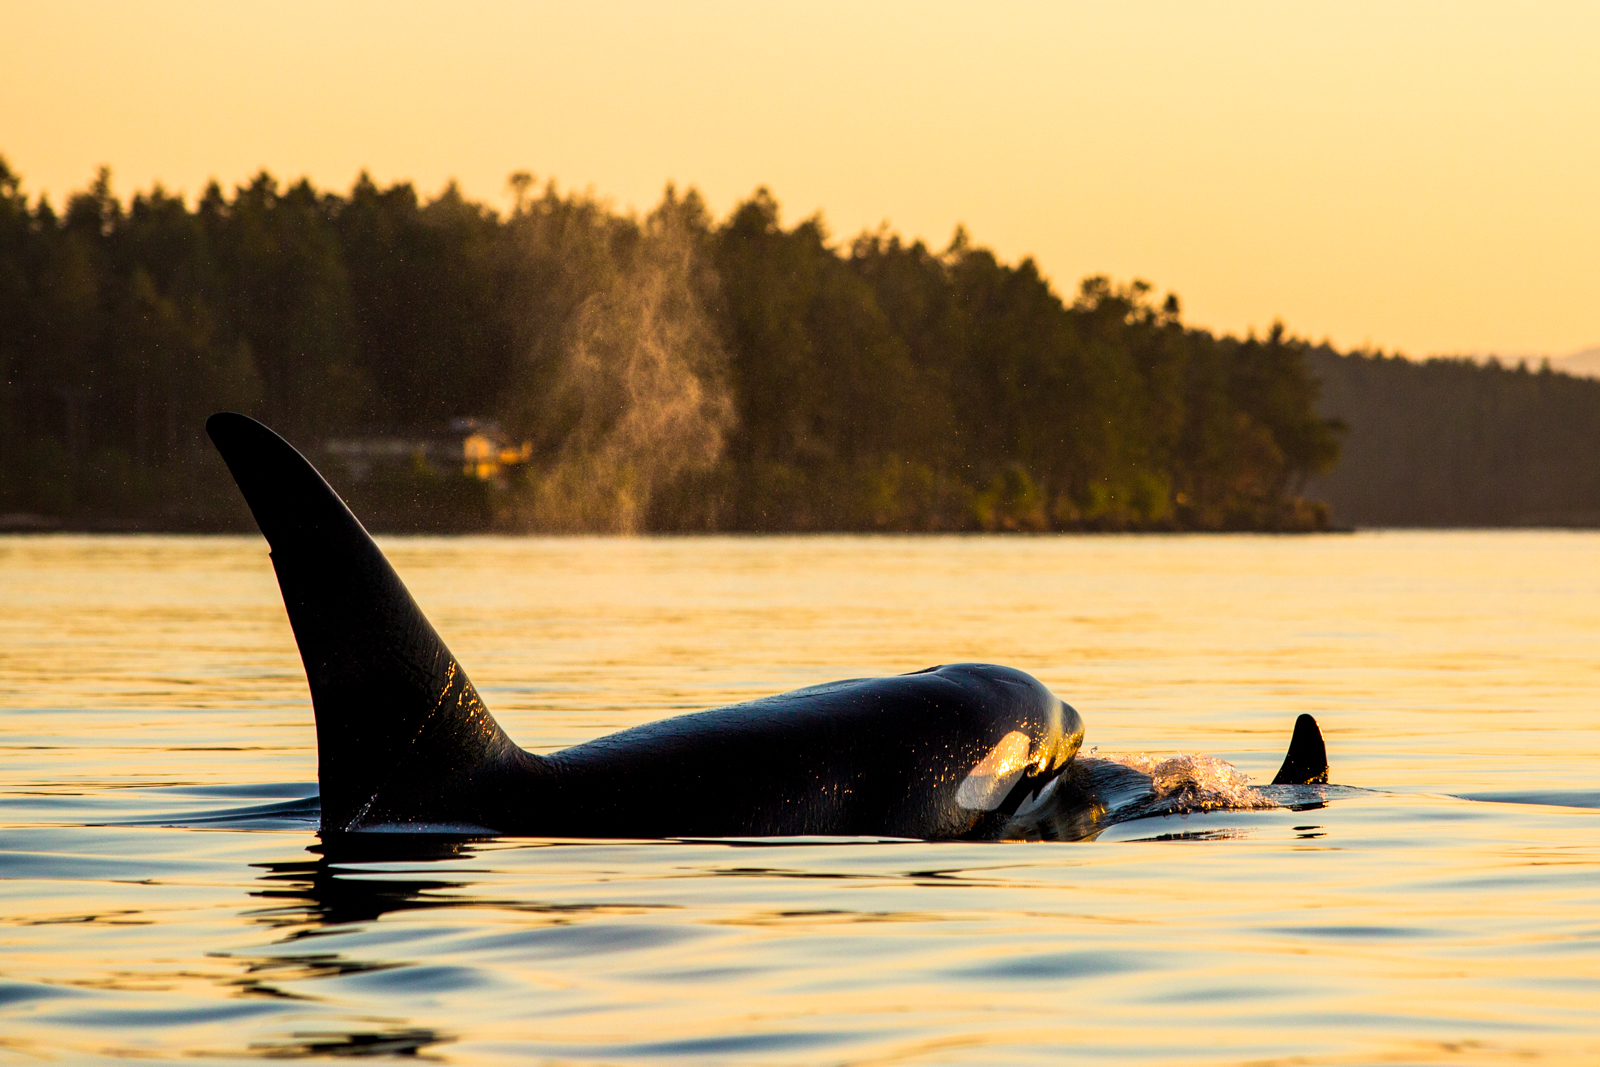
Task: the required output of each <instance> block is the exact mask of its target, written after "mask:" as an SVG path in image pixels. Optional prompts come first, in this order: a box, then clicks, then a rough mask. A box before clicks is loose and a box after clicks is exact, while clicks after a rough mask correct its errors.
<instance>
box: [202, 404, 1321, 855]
mask: <svg viewBox="0 0 1600 1067" xmlns="http://www.w3.org/2000/svg"><path fill="white" fill-rule="evenodd" d="M206 431H207V433H209V434H210V436H211V439H212V441H213V442H214V443H215V444H216V447H217V449H218V451H219V452H221V454H222V458H223V460H224V461H225V462H226V463H227V465H228V469H229V471H230V472H231V473H232V474H233V478H234V481H235V482H237V483H238V486H239V489H240V491H241V492H242V493H243V494H244V498H245V502H246V503H247V504H248V505H249V507H250V511H251V513H252V514H253V515H254V516H255V520H256V523H257V525H258V526H259V527H260V529H261V532H262V534H263V535H264V536H265V537H266V539H267V543H268V545H269V547H270V549H271V559H272V565H273V568H274V570H275V571H276V573H277V577H278V585H279V588H280V589H281V591H282V593H283V601H284V606H285V608H286V609H287V611H288V615H289V622H290V625H291V627H292V628H293V631H294V635H295V640H296V642H297V644H298V645H299V648H300V656H301V660H302V662H303V663H304V665H305V671H306V679H307V681H308V682H309V685H310V689H311V700H312V706H313V710H314V713H315V717H316V731H317V779H318V785H319V788H320V790H321V827H322V832H323V834H324V835H325V836H326V835H340V834H347V833H353V832H358V831H371V830H400V831H410V832H447V833H462V832H465V833H498V834H518V835H532V836H542V837H575V838H602V837H603V838H669V837H674V838H683V837H770V836H813V835H815V836H875V837H889V838H920V839H953V838H964V839H999V838H1012V837H1037V836H1049V837H1061V836H1072V837H1083V836H1092V834H1093V833H1095V832H1098V829H1103V827H1104V826H1105V825H1108V824H1109V823H1110V822H1112V821H1120V819H1121V818H1123V817H1136V815H1135V813H1136V812H1137V811H1138V810H1139V806H1140V805H1139V798H1140V797H1141V796H1145V795H1146V794H1140V793H1139V790H1138V788H1137V785H1138V783H1137V782H1136V781H1131V780H1130V779H1128V778H1127V776H1126V775H1117V774H1115V773H1104V772H1096V773H1090V774H1082V773H1080V774H1078V775H1077V776H1076V778H1075V779H1073V780H1075V781H1076V786H1075V787H1073V788H1067V789H1058V788H1057V787H1058V786H1059V785H1060V783H1061V782H1062V781H1063V778H1064V777H1067V778H1073V776H1071V775H1068V773H1067V772H1068V771H1069V770H1070V769H1073V768H1074V757H1076V756H1077V753H1078V749H1079V747H1080V745H1081V744H1082V741H1083V735H1084V726H1083V720H1082V719H1081V718H1080V717H1079V715H1078V713H1077V711H1075V710H1074V709H1073V708H1072V707H1071V706H1069V705H1067V704H1066V703H1064V702H1063V701H1061V700H1060V699H1059V698H1058V697H1056V696H1055V694H1053V693H1052V692H1050V690H1049V689H1047V688H1046V687H1045V686H1044V685H1043V684H1041V683H1040V682H1039V681H1038V680H1036V679H1035V678H1033V677H1032V676H1030V675H1028V674H1026V673H1024V672H1022V671H1019V670H1016V669H1013V668H1010V667H1001V666H996V665H993V664H981V663H958V664H947V665H944V666H939V667H930V668H928V669H926V670H922V671H917V672H914V673H911V674H903V675H895V676H891V677H883V678H856V679H849V680H846V681H839V682H830V683H828V684H825V685H817V686H811V687H808V688H805V689H797V690H795V691H793V692H789V693H782V694H779V695H776V696H771V697H766V698H763V699H760V700H754V701H750V702H748V703H742V704H734V705H730V706H728V707H723V708H716V709H713V710H710V711H702V712H698V713H695V714H690V715H683V716H679V717H676V718H672V719H667V720H664V721H662V722H656V723H651V724H649V725H646V726H640V727H636V728H634V729H630V730H624V731H621V732H620V733H615V734H611V735H610V736H607V737H602V738H598V739H596V740H593V741H588V742H585V743H583V744H579V745H575V746H573V747H571V748H567V749H564V750H562V751H560V752H556V753H553V754H551V755H548V756H541V755H536V754H534V753H531V752H527V751H525V750H524V749H522V748H519V747H518V746H517V745H516V744H515V743H513V742H512V740H511V739H510V738H509V737H507V736H506V734H505V732H504V731H503V730H502V729H501V728H500V726H499V724H498V723H496V722H495V720H494V717H493V716H492V715H491V714H490V713H489V710H488V708H486V707H485V706H484V704H483V701H482V700H481V699H480V698H479V696H478V693H477V691H476V690H475V689H474V688H473V686H472V683H471V682H470V681H469V680H468V679H467V675H466V672H465V671H464V670H462V669H461V665H460V664H459V663H458V662H457V661H456V659H455V657H454V656H453V655H451V653H450V650H449V649H448V648H447V647H445V644H444V642H443V641H442V640H441V639H440V637H439V635H438V634H437V633H436V632H435V630H434V628H433V626H432V625H431V624H430V623H429V622H428V620H427V618H426V617H425V616H424V615H423V613H422V610H421V609H420V608H419V607H418V606H417V604H416V602H415V601H414V600H413V599H412V598H411V594H410V593H409V592H408V591H407V590H406V588H405V586H404V584H402V582H401V581H400V577H399V575H397V574H396V573H395V571H394V568H393V567H391V566H390V565H389V562H388V560H387V559H386V558H385V557H384V555H383V553H382V551H381V550H380V549H379V548H378V546H377V544H376V543H374V542H373V540H372V538H371V537H370V536H369V535H368V534H367V531H366V530H365V529H364V528H363V527H362V525H361V523H360V522H359V521H357V519H356V517H355V516H354V515H353V514H352V513H351V512H350V509H349V508H348V507H346V506H345V504H344V501H343V500H341V499H340V498H339V496H338V494H337V493H335V492H334V490H333V489H332V488H331V487H330V486H329V485H328V483H327V482H326V481H324V480H323V478H322V476H321V475H320V474H319V473H318V472H317V471H316V469H315V468H314V467H313V466H312V465H311V464H310V463H309V462H308V461H307V460H306V459H305V458H304V457H303V456H302V455H300V453H299V452H297V451H296V450H295V449H294V448H293V446H291V445H290V444H289V443H288V442H287V441H285V440H284V439H283V438H281V437H279V436H278V435H277V434H275V433H273V432H272V431H271V430H269V429H268V428H267V427H265V426H263V425H262V424H260V423H259V422H256V421H255V420H254V419H251V418H248V417H247V416H244V415H239V414H235V413H231V412H224V413H220V414H217V415H213V416H212V417H211V418H210V419H209V420H208V421H207V422H206ZM1307 722H1310V726H1309V732H1307V731H1305V730H1303V729H1302V727H1303V726H1304V724H1305V723H1307ZM1303 735H1304V736H1303ZM1313 741H1314V744H1313ZM1319 761H1320V768H1318V766H1317V764H1318V763H1319ZM1090 762H1092V763H1095V764H1098V763H1103V762H1105V761H1090ZM1083 766H1084V761H1079V762H1078V764H1077V769H1078V770H1080V771H1081V770H1082V768H1083ZM1123 770H1124V771H1128V769H1127V768H1123ZM1128 773H1129V774H1135V775H1137V772H1132V771H1128ZM1319 773H1320V778H1319V777H1318V774H1319ZM1097 774H1098V777H1097ZM1138 777H1139V778H1142V779H1143V780H1144V782H1145V783H1146V784H1148V782H1149V778H1148V777H1147V776H1143V775H1138ZM1101 779H1104V781H1101ZM1326 780H1327V762H1326V753H1325V752H1324V750H1323V745H1322V738H1321V734H1320V733H1319V732H1317V728H1316V724H1315V722H1314V721H1312V720H1311V719H1310V716H1302V717H1301V722H1300V723H1298V724H1297V725H1296V728H1295V734H1294V740H1293V742H1292V743H1291V746H1290V752H1289V755H1288V757H1287V758H1286V759H1285V761H1284V766H1283V769H1282V770H1281V771H1280V772H1279V774H1278V777H1277V778H1276V779H1274V784H1292V783H1305V782H1312V781H1326ZM1069 797H1070V802H1069V801H1068V800H1067V799H1066V798H1069ZM1064 805H1069V806H1070V810H1067V808H1066V807H1064ZM1052 827H1054V829H1053V830H1052Z"/></svg>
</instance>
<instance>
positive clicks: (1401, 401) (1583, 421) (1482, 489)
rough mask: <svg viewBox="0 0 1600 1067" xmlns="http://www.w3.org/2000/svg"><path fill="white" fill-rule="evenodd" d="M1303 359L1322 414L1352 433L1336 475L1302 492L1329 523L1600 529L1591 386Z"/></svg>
mask: <svg viewBox="0 0 1600 1067" xmlns="http://www.w3.org/2000/svg"><path fill="white" fill-rule="evenodd" d="M1594 356H1600V350H1597V351H1596V352H1588V353H1580V354H1579V356H1577V357H1571V358H1572V359H1574V360H1577V359H1578V358H1580V357H1594ZM1309 358H1310V361H1311V366H1312V370H1313V372H1314V373H1315V374H1316V375H1317V376H1318V377H1320V378H1321V379H1322V396H1321V399H1320V401H1319V402H1318V409H1319V413H1320V414H1322V415H1323V416H1324V417H1332V418H1339V419H1343V420H1344V421H1345V422H1346V423H1347V424H1348V425H1349V427H1350V431H1349V434H1348V435H1347V436H1346V437H1345V442H1344V454H1343V456H1342V457H1341V458H1340V461H1339V465H1338V466H1337V467H1336V468H1334V470H1333V471H1332V472H1331V473H1329V474H1326V475H1323V476H1321V477H1319V478H1316V479H1314V480H1312V481H1311V482H1310V483H1309V485H1308V486H1307V488H1306V493H1307V495H1308V496H1311V497H1314V498H1318V499H1321V500H1325V501H1327V502H1328V503H1329V504H1330V505H1331V506H1332V508H1333V518H1334V521H1335V522H1336V523H1348V524H1352V525H1356V526H1594V527H1600V380H1594V379H1589V378H1577V377H1573V376H1571V375H1568V374H1564V373H1552V372H1550V371H1530V370H1528V369H1526V368H1508V367H1502V366H1498V365H1495V364H1489V365H1487V366H1485V365H1480V364H1474V363H1473V362H1472V361H1470V360H1467V359H1434V360H1429V361H1427V362H1424V363H1418V362H1413V361H1411V360H1407V359H1402V358H1400V357H1387V358H1385V357H1383V356H1366V355H1360V354H1352V355H1340V354H1338V353H1336V352H1333V351H1331V350H1329V349H1325V348H1323V349H1316V350H1313V351H1312V352H1311V353H1309Z"/></svg>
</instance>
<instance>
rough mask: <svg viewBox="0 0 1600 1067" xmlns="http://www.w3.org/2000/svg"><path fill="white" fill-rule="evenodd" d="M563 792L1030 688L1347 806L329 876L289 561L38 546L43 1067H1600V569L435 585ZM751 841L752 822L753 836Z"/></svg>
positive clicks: (758, 561) (3, 626)
mask: <svg viewBox="0 0 1600 1067" xmlns="http://www.w3.org/2000/svg"><path fill="white" fill-rule="evenodd" d="M383 544H384V547H385V549H386V551H388V552H389V554H390V558H391V559H392V560H393V561H394V563H395V565H396V568H397V569H398V570H399V571H400V573H401V575H402V577H404V578H405V579H406V581H407V582H408V583H409V584H410V586H411V589H412V591H413V592H414V593H415V595H416V597H417V599H418V601H419V602H420V603H421V604H422V605H423V607H424V609H425V610H427V611H428V613H429V615H430V616H431V617H432V619H433V621H434V623H435V625H436V626H437V628H438V629H439V631H440V633H441V634H442V635H443V636H444V637H445V639H446V641H448V642H449V644H450V645H451V647H452V649H453V650H454V652H455V653H456V655H457V657H458V658H459V659H460V660H461V662H462V663H463V664H464V665H465V667H466V668H467V670H468V671H469V672H470V673H471V675H472V678H473V680H474V682H475V683H476V684H477V686H478V688H479V690H480V691H481V692H482V694H483V696H484V698H485V700H486V701H487V702H488V704H489V705H490V707H491V708H492V709H493V710H494V712H495V714H496V716H497V717H498V718H499V720H500V721H501V723H502V724H503V725H504V726H505V727H506V729H507V731H508V732H509V733H510V734H511V736H512V737H514V738H515V739H517V740H518V741H520V742H521V743H523V744H524V745H525V746H527V747H529V748H532V749H535V750H538V751H546V750H550V749H555V748H559V747H562V746H565V745H567V744H571V743H573V742H576V741H580V740H583V739H586V738H590V737H593V736H595V735H598V734H601V733H605V732H609V731H611V730H615V729H618V728H620V727H626V726H632V725H636V724H639V723H643V722H647V721H650V720H653V719H656V718H660V717H663V716H666V715H671V714H674V713H678V712H682V711H687V710H692V709H697V708H702V707H707V706H711V705H717V704H723V703H728V702H731V701H735V700H740V699H745V698H750V697H755V696H760V695H763V694H767V693H772V692H776V691H779V690H783V689H790V688H794V687H796V686H800V685H806V684H810V683H813V682H820V681H826V680H830V679H834V678H840V677H847V676H853V675H863V674H887V673H893V672H899V671H906V670H914V669H917V668H920V667H925V666H929V665H931V664H935V663H940V662H953V661H960V660H990V661H994V662H999V663H1006V664H1011V665H1014V666H1017V667H1021V668H1023V669H1025V670H1028V671H1030V672H1032V673H1034V674H1035V675H1037V676H1038V677H1039V678H1041V679H1042V680H1043V681H1044V682H1046V683H1047V684H1048V685H1050V686H1051V688H1053V689H1054V690H1055V691H1056V692H1057V693H1058V694H1060V695H1061V696H1062V697H1063V698H1064V699H1066V700H1067V701H1068V702H1070V703H1072V704H1073V705H1074V706H1075V707H1077V708H1078V710H1079V711H1080V712H1081V713H1082V714H1083V717H1084V719H1085V721H1086V722H1087V724H1088V737H1087V740H1086V741H1085V747H1086V750H1087V747H1088V746H1091V745H1093V746H1098V749H1099V753H1100V754H1101V755H1106V754H1110V753H1138V752H1147V753H1151V754H1169V753H1173V752H1185V753H1196V752H1199V753H1206V754H1209V755H1212V756H1218V757H1222V758H1224V759H1227V760H1229V761H1232V762H1233V763H1234V764H1236V765H1237V766H1238V767H1239V768H1240V769H1241V770H1243V771H1245V772H1247V773H1249V774H1251V775H1253V776H1254V777H1255V778H1256V779H1257V780H1260V781H1265V780H1269V779H1270V778H1271V776H1272V774H1273V772H1274V770H1275V769H1276V767H1277V764H1278V762H1279V760H1280V759H1281V758H1282V754H1283V749H1284V746H1285V745H1286V744H1287V742H1288V738H1289V732H1290V729H1291V727H1292V724H1293V722H1294V718H1295V716H1296V715H1297V714H1298V713H1300V712H1305V711H1309V712H1311V713H1313V714H1314V715H1316V716H1317V717H1318V719H1319V720H1320V721H1321V722H1322V725H1323V729H1324V731H1325V733H1326V735H1327V738H1328V747H1329V756H1330V760H1331V763H1332V768H1333V775H1332V776H1333V781H1334V782H1336V783H1340V784H1342V785H1345V786H1349V787H1352V788H1349V789H1334V790H1330V791H1329V799H1328V802H1327V804H1326V806H1324V807H1321V808H1319V809H1313V810H1302V811H1287V810H1282V809H1277V810H1270V811H1249V812H1231V813H1230V812H1219V813H1208V814H1191V815H1188V816H1171V817H1166V818H1159V819H1148V820H1142V821H1137V822H1133V823H1127V824H1124V825H1120V826H1116V827H1113V828H1112V829H1111V830H1110V831H1108V832H1107V833H1106V834H1104V835H1103V836H1102V837H1101V838H1100V839H1099V840H1097V841H1092V842H1079V843H1072V844H1063V843H1043V842H1034V843H1001V844H908V843H887V842H873V841H862V840H825V841H812V840H799V841H797V840H779V841H761V842H749V841H746V842H717V841H687V842H618V841H607V842H571V841H550V840H535V839H517V838H501V839H493V840H484V841H475V842H466V843H463V842H460V841H450V840H416V839H407V838H403V837H398V836H393V837H391V836H387V835H385V836H384V837H383V838H381V839H378V840H375V841H374V842H373V843H372V844H371V845H370V846H369V847H366V848H364V849H362V850H360V851H343V852H325V851H323V850H322V848H321V846H320V844H319V841H318V838H317V835H316V833H315V815H314V813H313V812H314V808H313V807H312V806H311V805H309V804H308V803H307V800H308V798H311V797H314V795H315V792H316V786H315V778H316V751H315V744H314V737H313V733H312V721H311V711H310V704H309V698H308V696H307V693H306V688H305V680H304V675H303V674H302V672H301V668H300V663H299V658H298V655H297V653H296V651H295V646H294V641H293V638H292V636H291V634H290V631H289V627H288V623H287V621H286V619H285V616H284V612H283V608H282V606H281V602H280V600H279V597H278V591H277V586H276V583H275V581H274V579H273V576H272V571H271V568H270V565H269V563H268V560H267V556H266V545H265V542H263V541H262V540H261V539H259V538H256V537H238V538H198V537H197V538H177V537H174V538H150V537H68V536H61V537H54V536H52V537H6V538H0V1063H12V1062H15V1063H29V1064H31V1063H36V1062H52V1061H54V1062H71V1063H94V1062H111V1061H122V1060H128V1059H138V1060H149V1061H154V1062H180V1061H182V1062H193V1061H194V1060H195V1059H196V1058H200V1059H202V1060H205V1061H213V1062H215V1061H224V1062H226V1061H230V1060H237V1061H247V1060H258V1059H262V1058H335V1057H341V1056H357V1055H360V1056H377V1057H386V1056H387V1057H401V1056H415V1057H422V1058H426V1059H433V1060H437V1061H441V1062H451V1063H462V1064H492V1063H497V1062H518V1063H527V1062H533V1063H549V1064H635V1063H650V1064H655V1063H675V1064H677V1063H710V1064H806V1065H809V1064H828V1065H840V1064H897V1065H898V1064H1006V1063H1052V1064H1053V1063H1061V1062H1084V1063H1099V1062H1104V1063H1118V1064H1177V1063H1181V1064H1207V1065H1209V1064H1241V1065H1242V1064H1251V1065H1261V1067H1265V1065H1275V1064H1284V1065H1287V1064H1310V1065H1317V1064H1339V1065H1343V1064H1424V1063H1429V1064H1431V1063H1449V1064H1455V1063H1485V1064H1499V1063H1525V1062H1537V1063H1594V1062H1600V772H1597V766H1596V765H1597V761H1600V697H1597V694H1600V534H1595V533H1565V532H1449V533H1433V532H1429V533H1412V532H1395V533H1363V534H1358V535H1353V536H1330V537H1302V538H1272V537H1245V536H1240V537H1174V538H1165V537H1130V538H1122V537H1041V538H986V537H972V538H965V537H963V538H899V537H884V538H844V537H840V538H832V537H824V538H723V539H704V538H694V539H636V540H605V539H535V540H515V539H490V538H482V539H477V538H474V539H462V540H451V539H389V540H386V541H384V542H383ZM730 803H737V798H730Z"/></svg>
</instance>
